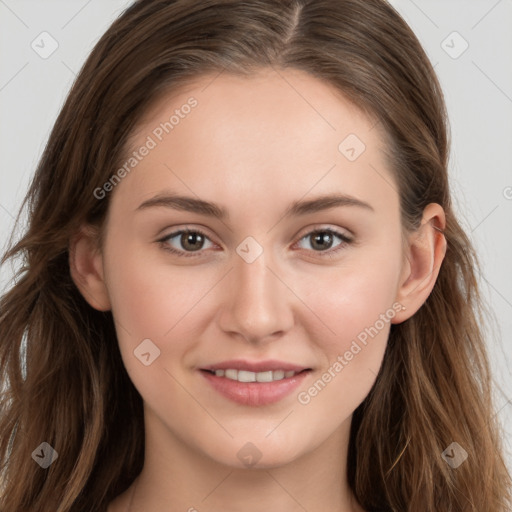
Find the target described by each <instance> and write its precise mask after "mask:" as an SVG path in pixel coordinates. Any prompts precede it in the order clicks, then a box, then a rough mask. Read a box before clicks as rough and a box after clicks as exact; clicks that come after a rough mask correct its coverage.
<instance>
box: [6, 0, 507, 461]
mask: <svg viewBox="0 0 512 512" xmlns="http://www.w3.org/2000/svg"><path fill="white" fill-rule="evenodd" d="M131 3H132V0H108V1H105V0H80V1H78V0H45V1H41V0H0V51H1V53H0V55H1V56H2V58H1V61H0V119H1V122H0V155H1V158H2V165H1V166H0V252H3V251H4V250H5V246H6V242H7V238H8V235H9V234H10V231H11V229H12V227H13V224H14V218H15V216H16V214H17V211H18V208H19V205H20V204H21V200H22V198H23V197H24V194H25V192H26V190H27V188H28V185H29V182H30V180H31V177H32V175H33V172H34V170H35V167H36V164H37V162H38V159H39V157H40V155H41V153H42V150H43V148H44V145H45V143H46V140H47V137H48V135H49V132H50V129H51V127H52V124H53V122H54V121H55V119H56V116H57V113H58V110H59V108H60V107H61V106H62V104H63V102H64V99H65V97H66V95H67V92H68V90H69V88H70V86H71V84H72V82H73V80H74V78H75V75H76V73H77V72H78V70H79V69H80V67H81V66H82V63H83V62H84V60H85V58H86V56H87V55H88V53H89V52H90V51H91V49H92V48H93V46H94V44H95V43H96V42H97V40H98V39H99V37H100V36H101V35H102V34H103V33H104V32H105V30H106V29H107V28H108V26H109V25H110V24H111V23H112V21H113V20H114V19H115V18H116V17H117V16H118V15H119V14H120V13H121V12H122V11H123V10H124V9H125V8H126V7H127V6H128V5H130V4H131ZM391 3H392V4H393V5H394V6H395V7H396V8H397V9H398V10H399V12H400V13H401V14H402V15H403V16H404V18H405V20H406V21H407V22H408V23H409V25H410V26H411V28H412V29H413V30H414V31H415V33H416V34H417V36H418V38H419V39H420V41H421V43H422V44H423V46H424V48H425V50H426V52H427V54H428V55H429V57H430V59H431V61H432V63H433V64H434V66H435V69H436V72H437V73H438V76H439V78H440V81H441V85H442V87H443V90H444V93H445V96H446V101H447V105H448V113H449V116H450V122H451V130H452V153H451V165H450V172H451V184H452V189H453V192H454V195H455V197H454V199H455V203H456V207H457V211H458V212H459V215H460V217H461V220H462V223H463V226H464V227H465V228H466V230H467V232H468V234H469V235H470V237H471V239H472V240H473V241H474V243H475V245H476V247H477V250H478V253H479V255H480V258H481V261H482V267H483V276H482V279H481V286H482V290H483V292H484V294H485V296H486V297H487V300H488V301H489V303H490V305H491V308H492V309H493V310H494V312H495V314H496V318H497V322H498V325H497V327H496V329H495V330H494V331H493V332H492V333H489V341H488V344H489V353H490V357H491V363H492V367H493V371H494V375H495V380H496V382H497V383H499V385H500V386H501V387H502V389H503V391H504V393H503V394H502V393H497V395H496V403H497V414H498V417H499V418H500V420H501V421H502V423H503V424H504V425H505V428H506V429H507V434H506V438H505V444H506V449H507V450H508V462H509V466H510V467H512V454H511V452H512V374H511V370H510V363H511V360H512V343H511V334H512V321H511V318H512V270H511V263H512V258H511V256H512V236H511V235H512V229H511V226H512V0H415V1H413V0H393V1H392V2H391ZM44 31H46V32H48V33H49V34H51V37H52V38H54V39H55V40H56V41H57V43H58V48H57V49H56V50H55V52H54V53H53V54H52V55H51V56H49V57H48V58H46V59H43V58H41V56H39V55H38V54H37V53H36V52H35V51H34V50H33V49H32V47H31V44H32V42H33V41H35V42H36V43H37V42H38V41H40V39H41V37H47V36H40V34H41V33H42V32H44ZM454 31H455V32H457V34H453V32H454ZM466 44H467V45H468V48H467V49H466V50H465V51H464V52H462V50H463V49H464V48H465V46H466ZM39 45H40V46H42V44H41V43H39ZM49 45H50V41H49V39H46V43H45V48H46V49H48V48H50V46H49ZM41 51H42V50H41ZM459 54H460V55H459ZM11 275H12V271H11V268H10V266H9V265H4V266H3V267H2V268H1V269H0V290H3V289H5V287H6V285H7V282H8V280H9V279H10V277H11Z"/></svg>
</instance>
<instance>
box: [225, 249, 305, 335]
mask: <svg viewBox="0 0 512 512" xmlns="http://www.w3.org/2000/svg"><path fill="white" fill-rule="evenodd" d="M266 254H267V252H266V251H263V253H262V254H261V255H260V256H259V257H258V258H257V259H256V260H254V261H253V262H252V263H248V262H247V261H245V260H244V259H242V258H241V257H239V256H238V255H236V256H235V258H234V266H235V268H234V269H233V271H232V272H230V276H229V279H230V281H231V282H230V283H229V284H228V283H226V285H225V288H224V290H226V291H225V295H224V300H223V303H222V309H221V312H220V316H219V326H220V328H221V329H222V330H223V331H224V332H226V333H228V334H230V335H231V336H238V337H240V338H241V339H244V340H246V341H248V342H250V343H253V344H254V343H265V342H266V341H271V340H275V339H276V337H279V336H283V335H284V334H285V333H286V332H287V331H289V330H290V329H291V328H292V326H293V324H294V308H295V304H296V302H297V298H296V296H295V295H294V294H293V291H292V290H291V289H290V288H289V283H287V282H286V279H285V276H284V275H282V274H283V272H282V271H281V272H280V271H279V270H277V269H275V267H276V265H274V264H273V263H272V262H271V261H269V258H267V257H266ZM271 267H272V268H271Z"/></svg>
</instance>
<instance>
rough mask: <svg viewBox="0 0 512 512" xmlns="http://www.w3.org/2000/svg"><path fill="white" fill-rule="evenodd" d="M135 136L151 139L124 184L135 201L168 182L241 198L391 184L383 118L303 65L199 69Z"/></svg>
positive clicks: (154, 108) (141, 141) (133, 141)
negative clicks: (241, 72) (242, 70)
mask: <svg viewBox="0 0 512 512" xmlns="http://www.w3.org/2000/svg"><path fill="white" fill-rule="evenodd" d="M129 144H130V146H131V149H132V150H134V151H136V152H137V151H138V150H139V149H140V148H142V147H143V146H144V145H146V146H148V147H149V146H151V148H150V150H148V151H145V153H146V154H145V156H143V157H142V158H140V155H139V156H138V160H137V163H136V166H134V167H133V169H132V170H131V171H130V172H129V175H128V176H127V177H126V178H125V179H123V182H122V183H121V184H120V185H119V186H118V187H117V189H121V188H123V190H125V191H124V192H123V194H122V195H123V197H124V198H125V199H126V200H129V201H131V202H132V205H133V202H134V201H139V202H140V200H143V199H146V198H147V197H149V196H150V195H152V194H155V193H157V192H159V191H161V190H162V189H163V188H166V187H167V188H170V189H172V190H175V191H179V192H187V193H188V194H189V195H190V193H193V194H194V195H197V196H200V197H201V198H209V199H212V198H214V197H216V198H229V199H230V200H238V201H239V202H240V205H244V203H245V204H246V205H247V201H250V199H251V197H257V196H258V194H260V193H266V194H267V196H268V197H270V196H271V195H272V193H271V192H272V191H275V192H276V197H285V196H287V194H288V193H289V192H290V191H293V196H294V197H293V199H297V197H296V196H297V194H299V195H304V194H307V193H308V191H314V192H318V193H326V192H330V191H332V190H333V189H339V190H340V191H343V192H347V193H351V194H353V195H360V196H366V198H367V199H368V198H369V196H368V194H370V195H371V190H369V188H371V186H370V185H371V183H372V182H373V185H374V187H375V186H377V187H380V188H381V189H382V187H383V186H384V181H387V182H388V184H389V182H390V178H389V176H387V177H386V176H385V175H386V174H388V173H389V171H388V170H387V169H386V165H385V160H384V154H383V149H384V142H383V137H382V134H381V132H380V131H379V126H378V125H376V122H375V120H374V119H371V118H369V117H368V116H367V115H366V114H364V113H363V112H362V111H361V110H359V109H358V108H357V107H356V106H354V105H353V104H352V103H351V102H350V101H348V100H347V99H346V97H344V95H343V94H342V93H341V92H340V91H339V90H338V89H336V88H335V87H334V86H332V85H331V84H329V83H327V82H325V81H322V80H319V79H317V78H315V77H313V76H312V75H310V74H307V73H305V72H303V71H299V70H291V69H287V70H279V71H277V70H272V69H266V70H262V71H260V72H258V73H256V74H254V75H251V76H238V75H236V76H235V75H232V74H228V73H226V72H224V73H220V74H219V73H217V74H209V75H204V76H201V77H198V78H196V79H194V81H191V82H189V83H187V84H186V85H184V86H180V87H179V88H178V89H175V90H173V91H170V92H169V93H167V94H164V95H162V96H160V97H159V98H158V99H156V100H155V101H154V102H153V103H152V105H151V106H150V108H148V110H147V111H146V112H145V114H144V116H143V117H142V118H141V120H140V121H139V123H138V125H137V128H136V130H135V131H134V132H133V134H132V136H131V138H130V140H129ZM127 157H128V155H127ZM365 188H366V189H368V190H365ZM117 189H116V190H115V191H114V192H115V195H116V194H119V190H117ZM260 199H261V197H260ZM374 199H375V200H378V198H374ZM384 199H385V198H384ZM133 206H134V207H135V205H133Z"/></svg>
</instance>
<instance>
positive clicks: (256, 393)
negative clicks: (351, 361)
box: [200, 370, 311, 406]
mask: <svg viewBox="0 0 512 512" xmlns="http://www.w3.org/2000/svg"><path fill="white" fill-rule="evenodd" d="M200 373H201V374H202V375H203V377H205V379H206V380H207V381H208V382H209V383H210V384H211V386H212V387H213V388H214V389H215V390H216V391H218V392H219V393H220V394H221V395H223V396H224V397H226V398H229V399H230V400H232V401H233V402H236V403H239V404H242V405H251V406H258V405H268V404H273V403H276V402H279V401H280V400H282V399H283V398H284V397H285V396H287V395H289V394H290V393H292V391H293V390H294V389H297V388H298V387H299V386H300V384H301V383H302V382H303V381H304V379H305V378H306V377H307V376H308V375H309V374H310V373H311V371H309V370H308V371H303V372H301V373H297V374H296V375H294V376H293V377H288V378H285V379H281V380H275V381H273V382H239V381H237V380H232V379H228V378H226V377H217V376H216V375H215V374H213V373H210V372H207V371H204V370H200Z"/></svg>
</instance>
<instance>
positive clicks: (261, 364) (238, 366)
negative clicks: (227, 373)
mask: <svg viewBox="0 0 512 512" xmlns="http://www.w3.org/2000/svg"><path fill="white" fill-rule="evenodd" d="M228 369H234V370H246V371H249V372H255V373H258V372H265V371H274V370H284V371H288V372H289V371H294V372H300V371H302V370H308V369H310V368H309V367H308V366H300V365H296V364H292V363H286V362H284V361H277V360H275V359H269V360H266V361H247V360H245V359H232V360H231V361H222V362H220V363H216V364H211V365H208V366H203V367H201V370H210V371H213V370H228Z"/></svg>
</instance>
